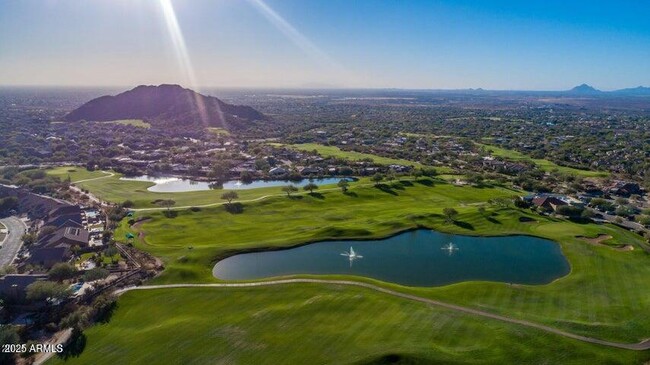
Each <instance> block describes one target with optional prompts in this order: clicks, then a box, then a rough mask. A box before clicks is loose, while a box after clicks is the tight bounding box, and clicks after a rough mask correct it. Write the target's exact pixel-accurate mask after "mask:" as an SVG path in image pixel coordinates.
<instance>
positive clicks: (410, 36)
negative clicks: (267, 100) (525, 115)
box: [0, 0, 650, 90]
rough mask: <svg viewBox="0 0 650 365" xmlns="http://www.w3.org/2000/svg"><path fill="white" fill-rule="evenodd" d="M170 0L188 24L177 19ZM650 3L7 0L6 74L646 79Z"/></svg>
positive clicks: (12, 77) (503, 82)
mask: <svg viewBox="0 0 650 365" xmlns="http://www.w3.org/2000/svg"><path fill="white" fill-rule="evenodd" d="M168 1H171V4H172V6H173V16H174V17H175V20H176V24H177V25H178V30H180V33H178V30H176V31H174V30H170V26H169V24H170V21H169V8H167V9H165V5H164V4H165V2H168ZM644 3H646V2H645V1H567V0H565V1H505V0H502V1H484V0H482V1H415V0H414V1H405V0H401V1H400V0H354V1H350V0H322V1H321V0H74V1H73V0H21V1H11V0H10V1H2V2H0V84H3V85H119V86H133V85H137V84H143V83H146V84H158V83H181V84H183V85H185V86H189V87H198V86H217V87H219V86H221V87H312V86H331V87H396V88H433V89H439V88H444V89H450V88H452V89H453V88H470V87H473V88H476V87H482V88H486V89H519V90H522V89H525V90H559V89H568V88H571V87H573V86H575V85H577V84H580V83H583V82H586V83H589V84H592V85H593V86H595V87H597V88H600V89H604V90H610V89H617V88H624V87H633V86H638V85H646V86H649V85H650V61H649V60H650V21H648V19H650V4H645V5H644ZM165 10H167V11H165ZM166 15H167V17H166ZM175 32H176V33H175ZM175 37H176V38H175ZM179 37H182V38H179ZM178 39H181V43H183V44H181V45H179V42H178Z"/></svg>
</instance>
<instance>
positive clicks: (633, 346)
mask: <svg viewBox="0 0 650 365" xmlns="http://www.w3.org/2000/svg"><path fill="white" fill-rule="evenodd" d="M295 283H319V284H336V285H348V286H356V287H362V288H366V289H370V290H374V291H377V292H381V293H385V294H388V295H392V296H395V297H399V298H404V299H408V300H413V301H416V302H421V303H425V304H429V305H433V306H437V307H442V308H445V309H449V310H453V311H456V312H462V313H467V314H471V315H475V316H480V317H485V318H490V319H495V320H498V321H502V322H508V323H513V324H518V325H521V326H525V327H530V328H535V329H538V330H541V331H545V332H549V333H553V334H556V335H559V336H563V337H566V338H571V339H574V340H578V341H583V342H589V343H593V344H596V345H602V346H609V347H616V348H620V349H626V350H635V351H643V350H649V349H650V339H646V340H644V341H641V342H639V343H620V342H612V341H605V340H601V339H597V338H593V337H587V336H582V335H577V334H575V333H571V332H566V331H563V330H561V329H558V328H554V327H550V326H546V325H543V324H539V323H534V322H529V321H525V320H521V319H516V318H512V317H506V316H502V315H499V314H494V313H490V312H485V311H482V310H478V309H473V308H468V307H463V306H460V305H455V304H449V303H445V302H441V301H438V300H433V299H429V298H423V297H419V296H416V295H411V294H406V293H402V292H399V291H395V290H391V289H386V288H383V287H380V286H377V285H372V284H368V283H363V282H357V281H348V280H325V279H284V280H273V281H263V282H251V283H223V284H167V285H144V286H137V287H128V288H123V289H119V290H117V291H115V294H117V295H121V294H123V293H125V292H128V291H132V290H151V289H168V288H195V287H198V288H204V287H205V288H240V287H258V286H270V285H282V284H295Z"/></svg>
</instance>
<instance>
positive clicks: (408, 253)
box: [213, 229, 570, 286]
mask: <svg viewBox="0 0 650 365" xmlns="http://www.w3.org/2000/svg"><path fill="white" fill-rule="evenodd" d="M351 249H352V250H353V251H354V253H355V255H360V256H362V257H360V258H351V257H349V253H350V250H351ZM569 270H570V268H569V263H568V262H567V260H566V258H565V257H564V255H563V254H562V251H561V250H560V246H559V245H558V244H557V243H555V242H553V241H549V240H545V239H541V238H535V237H530V236H507V237H471V236H458V235H450V234H443V233H439V232H435V231H430V230H425V229H420V230H415V231H409V232H405V233H401V234H398V235H396V236H392V237H390V238H386V239H380V240H369V241H348V240H345V241H323V242H317V243H313V244H308V245H305V246H299V247H295V248H291V249H285V250H277V251H263V252H254V253H245V254H239V255H235V256H231V257H228V258H226V259H224V260H221V261H219V262H218V263H217V264H216V265H215V266H214V269H213V274H214V276H215V277H216V278H218V279H223V280H250V279H262V278H268V277H274V276H283V275H295V274H345V275H357V276H365V277H369V278H374V279H378V280H382V281H387V282H392V283H397V284H402V285H409V286H437V285H445V284H451V283H458V282H462V281H478V280H482V281H497V282H504V283H516V284H546V283H550V282H551V281H553V280H555V279H557V278H559V277H562V276H564V275H566V274H568V273H569Z"/></svg>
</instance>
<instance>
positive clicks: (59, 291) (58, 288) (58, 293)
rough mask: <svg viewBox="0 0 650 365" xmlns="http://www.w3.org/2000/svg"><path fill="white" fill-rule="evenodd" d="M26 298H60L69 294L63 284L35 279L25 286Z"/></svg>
mask: <svg viewBox="0 0 650 365" xmlns="http://www.w3.org/2000/svg"><path fill="white" fill-rule="evenodd" d="M25 291H26V293H27V294H26V297H27V300H30V301H37V302H39V301H44V300H46V299H53V300H62V299H65V298H67V297H68V296H70V290H69V289H68V286H67V285H65V284H61V283H57V282H54V281H46V280H41V281H36V282H34V283H31V284H29V285H28V286H27V288H25Z"/></svg>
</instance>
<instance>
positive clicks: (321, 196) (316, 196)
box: [309, 192, 325, 200]
mask: <svg viewBox="0 0 650 365" xmlns="http://www.w3.org/2000/svg"><path fill="white" fill-rule="evenodd" d="M309 196H311V197H312V198H316V199H321V200H323V199H325V195H323V194H321V193H317V192H313V193H309Z"/></svg>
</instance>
